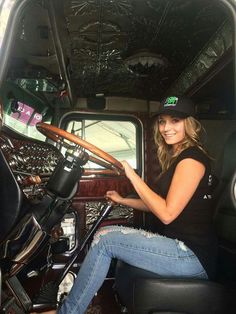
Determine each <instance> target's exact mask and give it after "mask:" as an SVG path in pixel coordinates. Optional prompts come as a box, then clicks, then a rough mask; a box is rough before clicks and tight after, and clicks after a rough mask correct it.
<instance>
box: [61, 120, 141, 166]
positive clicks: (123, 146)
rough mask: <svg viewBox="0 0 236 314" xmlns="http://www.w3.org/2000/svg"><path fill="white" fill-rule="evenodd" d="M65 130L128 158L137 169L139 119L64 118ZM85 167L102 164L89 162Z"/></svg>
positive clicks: (139, 151) (120, 158)
mask: <svg viewBox="0 0 236 314" xmlns="http://www.w3.org/2000/svg"><path fill="white" fill-rule="evenodd" d="M66 130H67V131H68V132H70V133H72V134H75V135H77V136H79V137H80V138H82V139H84V140H86V141H87V142H89V143H91V144H93V145H95V146H97V147H98V148H100V149H102V150H103V151H105V152H106V153H108V154H110V155H112V156H113V157H114V158H116V159H117V160H119V161H121V160H127V161H128V162H129V163H130V164H131V165H132V167H133V168H134V169H138V170H140V155H141V145H142V144H141V138H142V136H141V133H142V132H141V123H140V121H139V120H137V119H135V118H133V117H132V118H130V117H123V116H119V117H117V116H116V117H115V118H113V117H108V116H106V117H101V116H100V117H99V116H93V117H92V118H91V115H90V116H86V115H85V116H83V117H81V116H80V119H77V118H72V119H71V120H70V121H68V122H67V126H66ZM86 168H90V169H93V168H101V166H99V165H97V164H94V163H92V162H89V163H87V164H86Z"/></svg>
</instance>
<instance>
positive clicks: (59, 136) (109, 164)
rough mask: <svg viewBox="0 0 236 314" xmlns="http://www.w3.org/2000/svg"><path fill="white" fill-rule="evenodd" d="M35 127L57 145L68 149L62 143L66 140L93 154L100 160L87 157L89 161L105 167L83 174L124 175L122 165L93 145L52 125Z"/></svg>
mask: <svg viewBox="0 0 236 314" xmlns="http://www.w3.org/2000/svg"><path fill="white" fill-rule="evenodd" d="M36 127H37V129H38V131H39V132H41V133H42V134H43V135H45V136H46V137H48V138H50V139H51V140H53V141H54V142H56V143H59V144H61V145H63V146H65V147H68V144H67V143H65V142H64V140H68V141H70V142H71V143H74V144H76V145H79V146H81V147H83V148H84V149H86V150H88V151H90V152H91V153H93V154H95V155H96V156H97V157H99V158H101V159H102V160H101V159H98V158H96V157H94V156H91V155H89V160H90V161H92V162H94V163H96V164H98V165H100V166H103V167H105V168H106V169H103V170H85V174H94V173H96V174H111V175H120V174H124V170H123V166H122V164H121V163H120V162H119V161H118V160H117V159H115V158H114V157H112V156H111V155H110V154H108V153H106V152H104V151H103V150H101V149H100V148H98V147H96V146H95V145H93V144H91V143H89V142H87V141H85V140H82V139H81V138H79V137H78V136H76V135H74V134H71V133H69V132H67V131H65V130H62V129H59V128H57V127H56V126H54V125H50V124H47V123H43V122H40V123H37V124H36Z"/></svg>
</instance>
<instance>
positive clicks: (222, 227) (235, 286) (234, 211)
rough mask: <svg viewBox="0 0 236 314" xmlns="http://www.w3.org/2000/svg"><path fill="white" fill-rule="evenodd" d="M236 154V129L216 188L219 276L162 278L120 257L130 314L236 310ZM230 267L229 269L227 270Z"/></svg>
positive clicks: (120, 284) (119, 275)
mask: <svg viewBox="0 0 236 314" xmlns="http://www.w3.org/2000/svg"><path fill="white" fill-rule="evenodd" d="M235 156H236V132H234V133H233V134H231V135H230V137H229V138H228V140H227V141H226V143H225V147H224V153H223V158H222V162H223V165H222V174H221V178H220V183H219V186H218V188H217V192H216V193H217V194H218V195H220V197H219V198H218V201H217V204H216V216H215V224H216V228H217V232H218V236H219V252H220V257H219V269H218V277H217V280H216V281H209V280H199V279H194V278H193V279H181V278H161V277H160V276H158V275H156V274H153V273H150V272H148V271H145V270H142V269H139V268H136V267H133V266H130V265H128V264H126V263H124V262H122V261H118V263H117V267H116V290H117V292H118V294H119V296H120V299H121V301H122V302H123V304H124V305H125V306H126V307H127V309H128V313H129V314H131V313H132V314H157V313H158V314H211V313H212V314H213V313H214V314H226V313H227V314H229V313H232V314H233V313H236V305H235V303H236V302H235V299H236V267H235V266H236V158H235ZM228 268H229V269H230V273H227V269H228ZM233 272H234V273H233ZM233 274H234V275H233ZM232 276H233V278H232ZM234 276H235V278H234ZM232 279H233V280H232Z"/></svg>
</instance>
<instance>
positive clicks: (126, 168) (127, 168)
mask: <svg viewBox="0 0 236 314" xmlns="http://www.w3.org/2000/svg"><path fill="white" fill-rule="evenodd" d="M121 163H122V165H123V168H124V171H125V175H126V177H127V178H128V179H131V177H132V176H133V175H134V174H136V172H135V171H134V169H133V168H132V167H131V166H130V164H129V163H128V162H127V161H126V160H123V161H121Z"/></svg>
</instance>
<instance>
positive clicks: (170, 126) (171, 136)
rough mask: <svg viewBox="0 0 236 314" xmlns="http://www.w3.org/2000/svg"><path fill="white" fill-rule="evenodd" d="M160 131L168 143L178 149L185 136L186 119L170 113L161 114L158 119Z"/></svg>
mask: <svg viewBox="0 0 236 314" xmlns="http://www.w3.org/2000/svg"><path fill="white" fill-rule="evenodd" d="M158 126H159V132H160V133H161V135H162V137H163V138H164V140H165V142H166V144H168V145H172V146H173V149H174V150H175V149H177V147H178V146H179V144H181V143H182V142H183V140H184V138H185V127H184V119H181V118H177V117H173V116H170V115H161V116H160V117H159V119H158Z"/></svg>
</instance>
